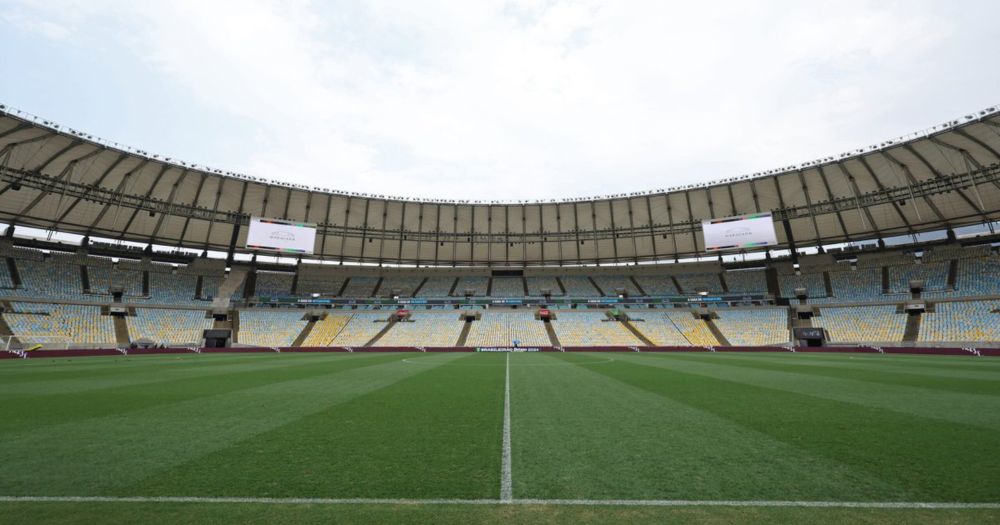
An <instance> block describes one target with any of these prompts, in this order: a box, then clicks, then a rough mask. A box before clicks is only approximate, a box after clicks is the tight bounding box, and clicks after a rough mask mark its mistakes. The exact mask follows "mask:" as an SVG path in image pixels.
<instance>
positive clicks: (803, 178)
mask: <svg viewBox="0 0 1000 525" xmlns="http://www.w3.org/2000/svg"><path fill="white" fill-rule="evenodd" d="M796 173H797V174H798V175H799V183H800V184H802V196H803V198H805V200H806V206H807V207H808V208H809V219H810V220H811V221H812V225H813V232H814V233H815V234H816V239H815V241H816V245H817V246H818V245H820V244H822V240H823V236H822V235H820V233H819V224H817V222H816V213H815V212H814V211H813V204H812V198H810V197H809V186H807V185H806V176H805V175H804V174H803V173H802V170H796Z"/></svg>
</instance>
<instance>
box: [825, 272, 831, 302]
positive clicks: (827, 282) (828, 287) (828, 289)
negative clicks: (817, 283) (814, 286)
mask: <svg viewBox="0 0 1000 525" xmlns="http://www.w3.org/2000/svg"><path fill="white" fill-rule="evenodd" d="M823 286H824V287H825V288H826V296H827V297H833V283H831V282H830V272H823Z"/></svg>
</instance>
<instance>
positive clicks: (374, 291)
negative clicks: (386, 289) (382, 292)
mask: <svg viewBox="0 0 1000 525" xmlns="http://www.w3.org/2000/svg"><path fill="white" fill-rule="evenodd" d="M384 280H385V277H382V276H381V275H380V276H379V278H378V281H376V282H375V288H373V289H372V294H371V295H370V296H369V297H378V291H379V289H380V288H382V281H384Z"/></svg>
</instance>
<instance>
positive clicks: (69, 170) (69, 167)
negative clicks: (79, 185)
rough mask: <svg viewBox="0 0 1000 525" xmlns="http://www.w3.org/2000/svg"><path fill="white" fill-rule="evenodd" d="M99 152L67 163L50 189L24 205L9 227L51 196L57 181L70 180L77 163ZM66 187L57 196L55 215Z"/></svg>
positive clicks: (93, 152) (92, 152)
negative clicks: (57, 203)
mask: <svg viewBox="0 0 1000 525" xmlns="http://www.w3.org/2000/svg"><path fill="white" fill-rule="evenodd" d="M100 151H101V150H94V151H91V152H90V153H88V154H86V155H84V156H82V157H78V158H75V159H73V160H71V161H69V163H67V164H66V167H65V168H63V170H62V171H61V172H60V173H59V175H58V176H56V177H55V179H53V183H52V185H51V186H50V188H49V189H43V190H42V191H40V192H39V193H38V195H37V196H36V197H35V198H34V199H32V200H31V202H30V203H28V205H26V206H25V207H24V208H22V209H21V211H20V212H18V214H17V215H16V216H15V217H14V219H13V220H12V221H11V225H15V224H17V221H18V220H20V219H21V217H23V216H25V215H27V214H28V213H29V212H31V210H33V209H34V208H35V206H37V205H38V203H40V202H42V200H44V199H45V198H46V197H48V196H50V195H51V194H52V192H53V190H54V189H55V187H56V183H58V182H59V181H61V180H64V179H67V178H71V177H72V176H73V173H74V171H75V170H76V166H77V163H79V162H80V161H82V160H86V159H88V158H90V157H93V156H94V155H96V154H98V153H99V152H100ZM66 187H67V186H66V185H63V191H62V192H61V193H60V194H59V205H57V206H56V213H57V214H58V213H59V208H60V207H61V206H62V200H63V198H64V197H65V196H66Z"/></svg>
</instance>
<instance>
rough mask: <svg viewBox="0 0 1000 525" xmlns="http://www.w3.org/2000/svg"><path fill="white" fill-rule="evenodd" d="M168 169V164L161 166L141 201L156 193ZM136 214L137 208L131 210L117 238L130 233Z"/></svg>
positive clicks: (137, 212)
mask: <svg viewBox="0 0 1000 525" xmlns="http://www.w3.org/2000/svg"><path fill="white" fill-rule="evenodd" d="M169 169H170V165H169V164H163V166H162V167H161V168H160V172H159V173H157V174H156V178H155V179H153V183H152V184H150V185H149V189H148V190H146V194H145V195H143V197H142V199H143V200H144V201H145V200H148V199H149V197H150V196H151V195H152V194H153V192H154V191H156V187H157V186H159V184H160V180H161V179H163V174H164V173H166V172H167V171H168V170H169ZM138 214H139V208H136V209H134V210H132V215H131V216H130V217H129V218H128V221H126V222H125V227H124V228H122V234H121V235H119V236H118V238H119V239H121V238H122V237H124V236H125V232H127V231H130V229H131V228H132V222H133V221H135V217H136V215H138Z"/></svg>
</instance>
